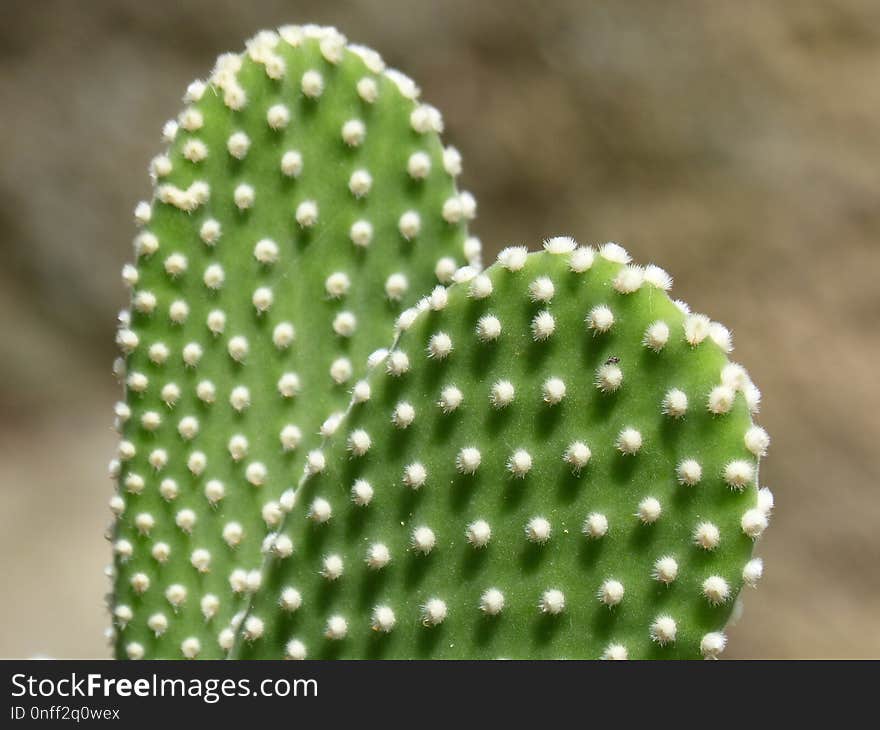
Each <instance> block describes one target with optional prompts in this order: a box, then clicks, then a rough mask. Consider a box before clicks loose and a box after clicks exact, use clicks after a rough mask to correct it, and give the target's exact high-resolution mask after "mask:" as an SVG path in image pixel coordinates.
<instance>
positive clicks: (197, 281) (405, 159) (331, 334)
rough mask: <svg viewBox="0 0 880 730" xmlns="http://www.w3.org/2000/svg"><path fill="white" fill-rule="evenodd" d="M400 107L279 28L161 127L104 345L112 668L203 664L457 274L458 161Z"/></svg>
mask: <svg viewBox="0 0 880 730" xmlns="http://www.w3.org/2000/svg"><path fill="white" fill-rule="evenodd" d="M418 96H419V91H418V88H417V87H416V86H415V85H414V84H413V82H412V81H410V80H409V79H407V78H406V77H405V76H403V75H402V74H400V73H399V72H396V71H393V70H390V69H385V67H384V64H383V62H382V60H381V58H380V57H379V56H378V54H376V53H375V52H373V51H370V50H368V49H365V48H363V47H359V46H352V45H347V43H346V40H345V38H344V37H342V36H341V35H340V34H339V33H338V32H336V31H334V30H332V29H326V28H318V27H314V26H305V27H292V26H290V27H285V28H282V29H281V30H280V31H279V32H278V33H277V34H276V33H271V32H266V33H260V34H258V35H257V36H256V37H255V38H254V39H252V40H251V41H250V42H249V43H248V46H247V51H246V52H245V53H243V54H227V55H225V56H221V58H220V59H219V60H218V62H217V66H216V68H215V70H214V72H213V75H212V77H211V79H210V80H209V82H208V83H202V82H196V83H194V84H192V85H191V86H190V88H189V90H188V91H187V95H186V97H185V101H186V103H187V106H186V108H185V109H184V111H183V112H182V113H181V115H180V117H179V119H178V120H177V121H176V122H169V124H168V125H166V128H165V137H166V140H167V141H168V142H169V145H170V147H169V149H168V151H167V153H165V154H162V155H160V156H158V157H156V158H155V159H154V160H153V163H152V174H153V177H154V182H155V185H154V198H153V200H152V202H151V203H142V204H140V205H139V206H138V208H137V210H136V217H137V219H138V222H139V223H140V225H141V231H140V233H139V234H138V236H137V238H136V239H135V251H136V254H137V263H136V265H129V266H127V267H126V268H125V271H124V278H125V280H126V282H127V283H128V284H129V285H130V286H131V288H132V307H131V313H130V314H126V315H125V316H124V317H123V322H122V327H121V328H120V331H119V334H118V342H119V344H120V347H121V348H122V350H123V352H124V353H125V361H124V363H123V365H121V366H120V373H121V374H123V375H124V377H125V382H126V386H127V387H126V400H125V403H122V404H120V405H119V406H117V416H118V423H119V428H120V430H121V433H122V442H121V445H120V450H119V458H118V460H117V461H115V462H114V464H113V465H112V473H113V475H114V476H118V480H119V493H118V494H117V495H116V496H115V497H114V498H113V500H112V502H111V509H112V510H113V512H114V513H115V514H116V515H117V516H118V521H117V525H116V527H115V530H114V537H113V539H114V541H115V542H114V544H115V552H116V560H115V568H116V585H115V597H114V605H113V613H114V623H115V626H116V633H117V639H116V653H117V655H118V656H120V657H126V656H128V657H132V658H138V657H142V656H145V657H183V656H188V657H193V656H199V657H203V658H210V657H221V656H223V655H224V650H223V649H222V647H221V646H220V645H218V643H217V641H216V637H217V633H218V631H219V630H220V628H221V627H222V626H224V625H226V624H228V623H229V621H230V620H231V617H232V616H233V614H234V613H235V611H236V610H237V604H238V603H240V602H241V599H242V597H243V596H244V595H245V594H247V592H248V591H249V590H253V589H254V588H255V583H254V580H255V576H257V575H258V573H257V572H254V571H257V570H258V569H259V567H260V562H261V560H262V555H261V544H262V540H263V538H264V536H265V534H266V528H267V526H268V527H269V528H272V527H273V526H275V525H277V524H278V522H279V520H280V519H281V516H282V515H283V513H284V509H285V504H286V502H285V500H284V499H283V498H282V495H284V494H285V493H288V494H289V493H290V491H289V490H291V489H292V488H294V487H296V485H297V483H298V482H299V480H300V479H301V475H302V473H303V468H304V465H305V463H306V460H307V456H306V455H307V454H308V453H309V451H310V450H312V449H313V448H315V447H317V446H318V445H319V444H320V441H321V435H320V432H321V430H322V424H323V423H324V420H325V419H326V418H327V417H328V416H331V414H334V413H336V412H338V411H343V410H344V409H345V408H346V406H347V404H348V402H349V400H350V398H351V391H352V388H353V387H354V385H355V383H356V382H357V381H358V380H359V379H360V378H361V377H363V375H364V374H365V373H366V361H367V356H368V354H369V353H370V352H372V351H373V350H374V349H375V348H377V347H380V346H382V345H387V344H388V342H389V341H390V340H391V337H392V335H393V323H394V320H395V318H396V317H397V315H398V314H399V313H400V311H402V309H403V308H404V307H406V306H409V305H411V304H412V303H413V302H415V301H417V299H418V297H420V296H422V295H423V294H424V292H426V291H430V289H431V287H432V286H434V285H436V284H437V283H438V282H439V283H447V282H449V281H450V279H451V276H452V274H453V272H454V271H455V270H456V269H457V268H458V267H460V266H462V265H463V264H465V263H468V262H470V263H476V259H477V257H478V255H479V244H478V242H477V241H475V240H474V239H468V238H467V237H466V231H465V225H466V221H467V219H468V218H470V217H472V216H473V214H474V207H475V204H474V201H473V198H472V197H471V196H470V195H469V194H467V193H459V192H458V191H457V190H456V187H455V183H454V176H455V175H456V174H457V173H458V172H459V167H460V160H459V157H458V153H457V152H456V151H455V150H454V149H451V148H447V149H444V148H443V146H442V145H441V143H440V139H439V136H438V133H439V132H440V131H441V129H442V119H441V117H440V115H439V113H438V112H437V110H436V109H434V108H433V107H431V106H429V105H426V104H421V103H420V102H418V100H417V99H418ZM333 422H334V421H333V419H332V418H331V420H330V421H329V422H328V423H326V424H325V425H324V427H323V430H324V432H325V435H326V433H327V432H329V431H332V425H333ZM208 635H209V636H210V640H206V638H205V637H206V636H208Z"/></svg>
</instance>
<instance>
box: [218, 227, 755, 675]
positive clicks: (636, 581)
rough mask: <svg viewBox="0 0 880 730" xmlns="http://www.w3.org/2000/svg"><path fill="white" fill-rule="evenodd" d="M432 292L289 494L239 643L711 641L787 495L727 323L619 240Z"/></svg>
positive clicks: (662, 646)
mask: <svg viewBox="0 0 880 730" xmlns="http://www.w3.org/2000/svg"><path fill="white" fill-rule="evenodd" d="M547 248H548V251H547V252H541V253H534V254H529V255H526V251H525V249H524V248H522V249H520V248H512V249H506V250H505V251H503V252H502V254H501V255H500V256H499V263H496V264H494V265H493V266H492V267H491V268H489V269H488V270H486V271H485V272H484V273H483V274H481V275H477V276H476V277H475V278H472V279H471V280H470V281H467V282H460V283H457V284H455V285H453V286H452V287H451V288H449V289H448V290H446V291H437V292H435V293H434V294H433V295H432V296H431V297H430V298H429V299H427V300H425V301H424V302H422V304H421V305H420V306H419V308H418V314H416V312H415V311H410V312H406V313H405V314H404V315H403V317H402V318H401V323H400V326H401V329H402V330H403V333H402V335H401V336H400V338H399V340H398V342H397V346H396V348H395V349H394V350H393V351H392V352H391V353H390V354H389V355H388V357H387V358H386V359H385V361H384V364H383V365H382V367H377V368H375V369H374V370H373V371H372V373H371V375H370V376H369V379H368V382H369V385H370V388H371V397H370V399H369V400H368V401H363V402H360V403H357V404H355V405H353V407H352V409H351V411H350V414H349V415H348V417H347V418H346V420H345V421H344V422H343V423H342V425H341V426H340V428H339V429H338V431H337V433H336V435H335V436H334V437H332V438H331V439H330V440H329V441H328V442H327V444H326V446H325V449H324V457H325V463H326V467H325V468H324V469H323V470H322V471H320V472H317V473H315V474H313V475H311V476H310V477H309V478H308V479H307V480H306V481H305V483H304V484H303V486H302V487H301V489H300V490H299V492H298V493H297V495H296V504H295V506H294V507H293V509H292V510H291V511H290V513H289V514H288V515H287V517H286V520H285V523H284V525H283V528H282V530H281V532H280V533H279V534H278V535H277V536H275V537H274V538H273V537H270V540H272V539H275V540H277V541H280V544H281V545H282V546H283V548H284V549H283V550H282V551H281V552H282V555H277V554H276V555H275V557H274V558H273V559H272V560H271V562H270V563H268V565H267V567H266V571H265V573H264V575H263V576H262V587H261V590H260V591H259V592H258V593H256V594H255V595H254V596H253V599H252V605H251V607H250V611H249V613H248V615H247V618H246V619H245V620H244V621H243V622H242V623H241V624H240V625H237V626H235V627H233V628H238V629H239V630H238V643H237V646H236V649H235V650H234V652H233V655H234V656H236V657H242V658H280V657H282V656H284V655H287V656H288V657H290V658H444V659H452V658H469V659H494V658H512V659H525V658H541V659H544V658H547V659H549V658H571V659H574V658H600V657H608V658H624V657H629V658H699V657H700V656H716V655H717V654H718V653H719V652H720V651H721V650H722V649H723V648H724V643H725V638H724V634H723V633H722V631H723V628H724V626H725V624H726V623H727V621H728V618H729V617H730V615H731V611H732V608H733V606H734V601H735V599H736V598H737V594H738V593H739V592H740V590H741V588H742V587H743V585H744V584H747V583H748V584H753V583H754V582H755V581H756V580H757V579H758V577H759V576H760V573H761V563H760V560H759V559H753V558H752V552H753V547H754V542H755V539H757V537H758V536H759V535H760V534H761V532H762V531H763V529H764V528H765V527H766V525H767V520H768V516H769V511H770V508H771V506H772V499H771V498H770V496H769V492H765V491H764V490H761V491H760V492H759V489H758V486H757V484H758V482H757V479H758V460H759V456H760V455H761V454H763V453H764V451H765V449H766V446H767V443H768V439H767V435H766V433H765V432H764V431H763V429H761V428H760V427H758V426H755V425H754V423H753V421H752V413H753V412H755V411H757V408H758V402H759V393H758V390H757V388H755V386H754V385H753V384H752V383H751V381H750V380H749V378H748V375H747V374H746V372H745V370H744V369H743V368H742V367H740V366H739V365H736V364H733V363H731V362H730V361H729V359H728V356H727V354H728V352H729V350H730V349H731V345H730V335H729V333H728V332H727V330H726V329H725V328H723V327H722V326H721V325H719V324H717V323H713V322H711V321H710V320H709V319H708V318H706V317H704V316H703V315H698V314H691V313H689V312H688V311H687V309H686V307H685V306H684V305H682V304H680V303H676V302H673V301H672V300H671V299H670V298H669V296H668V295H667V293H666V289H668V288H669V286H670V284H671V281H670V279H669V277H668V275H667V274H666V273H665V272H663V271H662V270H660V269H658V268H657V267H655V266H649V267H646V268H641V267H637V266H634V265H632V264H631V263H629V256H628V255H627V254H626V252H625V251H624V250H623V249H622V248H621V247H619V246H617V245H615V244H607V245H605V246H603V247H601V248H600V249H599V251H598V252H596V251H594V250H593V249H589V248H582V247H579V248H574V242H573V241H571V240H570V239H561V238H557V239H552V240H551V241H549V242H548V244H547Z"/></svg>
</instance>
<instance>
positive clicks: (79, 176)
mask: <svg viewBox="0 0 880 730" xmlns="http://www.w3.org/2000/svg"><path fill="white" fill-rule="evenodd" d="M309 21H312V22H320V23H325V24H333V25H336V26H338V27H339V28H340V29H341V30H342V31H343V32H344V33H346V34H347V35H348V36H349V38H350V39H352V40H355V41H357V42H360V43H364V44H368V45H370V46H373V47H375V48H377V49H378V50H380V51H381V52H382V54H383V55H384V57H385V58H386V60H387V61H388V62H389V63H390V64H391V65H394V66H398V67H400V68H403V69H405V70H406V71H407V72H408V73H410V74H411V75H412V76H413V78H415V79H416V80H417V81H418V82H419V83H420V84H421V86H422V88H423V90H424V94H425V97H426V98H427V99H428V100H429V101H431V102H432V103H434V104H436V105H437V106H438V107H439V108H440V109H441V110H443V112H444V115H445V119H446V122H447V133H446V135H445V136H446V140H447V141H448V142H451V143H454V144H455V145H457V146H458V147H459V149H460V150H461V151H462V153H463V155H464V160H465V174H464V176H463V185H464V186H465V187H466V188H468V189H471V190H472V191H473V192H474V193H475V194H476V195H477V198H478V200H479V201H480V216H479V218H478V220H477V222H476V225H475V227H474V228H475V232H476V233H477V234H478V235H480V236H481V237H482V239H483V241H484V244H485V247H486V249H487V254H488V256H489V257H492V256H494V253H495V252H496V251H497V250H498V248H499V247H500V246H502V245H504V244H508V243H512V242H525V243H528V244H529V245H531V246H532V247H535V246H537V245H538V244H539V241H540V240H541V239H542V238H543V237H545V236H547V235H550V234H556V233H570V234H572V235H574V236H576V237H577V238H579V239H580V240H581V241H583V242H601V241H605V240H616V241H619V242H621V243H623V244H624V245H625V246H627V248H629V249H630V251H631V252H632V253H633V254H634V255H635V256H636V258H637V259H638V260H640V261H642V262H650V261H656V262H658V263H660V264H662V265H663V266H665V267H666V268H668V270H669V271H670V272H672V273H673V274H674V275H675V276H676V286H675V290H674V292H675V294H676V296H678V297H681V298H683V299H685V300H687V301H689V302H690V303H691V305H692V306H693V307H694V308H695V309H697V310H699V311H705V312H708V313H710V314H711V315H712V316H713V317H714V318H717V319H720V320H721V321H722V322H724V323H726V324H727V325H728V326H730V327H731V328H732V329H733V331H734V333H735V336H736V339H735V344H736V345H737V348H736V351H735V353H734V357H735V359H737V360H738V361H740V362H742V363H743V364H745V365H746V366H747V367H748V368H749V370H750V372H751V374H752V376H753V377H754V378H755V380H756V382H757V383H758V384H759V385H760V386H761V388H762V390H763V392H764V409H763V413H762V415H761V421H762V423H763V425H764V426H765V427H767V428H768V430H769V431H770V433H771V435H772V437H773V445H772V446H771V451H770V456H769V458H768V459H767V460H766V462H765V464H764V466H763V468H762V477H763V479H764V481H765V483H766V484H767V485H769V486H771V487H772V488H773V490H774V491H775V494H776V502H777V514H776V517H775V519H774V524H773V526H772V529H771V530H770V531H769V532H768V534H767V536H766V537H765V538H764V539H763V541H762V542H761V544H760V546H759V554H761V555H763V557H764V558H765V560H766V573H765V579H764V582H763V584H762V585H761V587H760V589H759V590H758V591H757V592H749V594H748V595H747V596H746V605H745V614H744V616H743V619H742V621H741V622H740V624H739V625H737V626H736V627H735V628H733V629H732V630H731V632H730V634H731V644H730V649H729V651H728V653H727V656H733V657H880V567H878V566H880V478H878V477H880V458H878V442H880V387H878V376H877V371H878V363H880V337H878V321H880V286H878V280H880V279H878V274H880V205H878V202H880V201H878V193H880V83H878V81H880V3H877V2H876V1H875V0H816V1H815V2H809V1H807V0H799V1H797V2H766V1H764V0H740V1H739V2H736V3H733V2H730V3H722V2H696V0H694V1H692V2H686V1H684V0H681V1H670V0H666V1H664V2H662V3H661V2H654V1H653V0H644V1H643V2H633V1H621V0H617V1H609V2H602V3H600V2H587V1H586V0H571V1H569V2H554V1H552V0H530V1H528V2H512V1H510V2H489V1H488V0H481V1H480V2H474V1H473V0H465V1H461V2H433V3H426V2H414V1H413V0H384V1H383V2H368V1H367V0H363V1H360V2H358V1H353V2H334V3H330V2H327V0H324V1H323V2H322V1H320V0H308V1H306V0H303V1H301V2H293V1H287V2H284V1H283V0H269V1H265V2H242V1H241V0H239V1H238V2H219V1H217V0H213V1H211V2H208V1H207V0H179V1H176V2H169V1H166V0H155V1H151V2H144V1H143V0H113V1H110V0H107V1H106V2H105V1H99V0H80V1H79V2H74V1H73V0H70V1H68V2H64V1H62V0H57V1H50V0H21V1H19V0H0V160H2V162H0V261H2V265H0V332H2V336H0V556H2V557H0V585H2V586H3V589H2V593H3V594H4V599H3V600H2V601H0V626H2V629H0V656H31V655H34V654H49V655H52V656H57V657H85V656H106V655H107V650H106V648H105V646H104V643H103V640H102V636H101V634H102V629H103V626H104V624H105V617H104V613H103V609H102V593H103V592H104V589H105V582H104V579H103V577H102V574H101V570H102V566H103V565H104V564H105V562H106V561H107V559H108V555H109V551H108V548H107V546H106V543H105V542H104V541H103V540H102V537H101V535H102V530H103V526H104V522H105V520H106V518H107V517H108V516H109V513H108V511H107V509H106V506H105V505H106V500H107V498H108V496H109V494H110V483H109V481H108V480H107V478H106V476H105V464H106V462H107V460H108V459H109V458H110V456H111V455H112V451H113V447H114V443H115V437H114V434H113V433H112V432H111V428H110V424H111V420H112V414H111V407H112V404H113V402H114V401H115V400H116V398H117V397H118V395H119V391H118V388H117V386H116V384H115V382H114V379H113V377H112V376H111V373H110V364H111V361H112V359H113V357H114V350H113V346H112V342H113V330H114V318H115V314H116V311H117V310H118V309H119V308H120V307H122V306H124V305H125V294H124V290H123V287H122V285H121V284H120V281H119V276H118V273H119V270H120V267H121V266H122V264H123V263H124V262H125V261H126V260H128V258H129V256H130V250H131V249H130V239H131V238H132V237H133V233H134V227H133V223H132V213H131V211H132V209H133V207H134V205H135V203H136V202H137V201H138V200H139V199H141V198H143V197H146V196H148V194H149V185H148V178H147V170H146V168H147V162H148V160H149V159H150V158H151V157H152V156H153V155H154V154H155V153H156V152H157V151H158V150H159V148H160V142H159V130H160V127H161V125H162V122H163V121H164V120H165V119H166V118H169V117H172V116H174V115H175V114H176V113H177V111H178V109H179V106H180V101H179V100H180V96H181V95H182V93H183V90H184V89H185V87H186V84H187V83H188V82H189V81H190V80H192V79H193V78H196V77H204V76H205V75H206V74H207V72H208V71H209V69H210V68H211V66H212V65H213V61H214V57H215V56H216V55H217V54H219V53H221V52H223V51H226V50H231V49H236V50H237V49H239V48H241V46H242V42H243V39H244V38H245V37H247V36H249V35H251V34H252V33H253V32H255V31H257V30H259V29H261V28H264V27H275V26H277V25H279V24H283V23H288V22H294V23H295V22H309Z"/></svg>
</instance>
